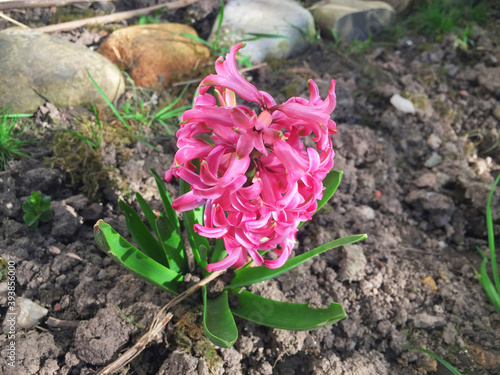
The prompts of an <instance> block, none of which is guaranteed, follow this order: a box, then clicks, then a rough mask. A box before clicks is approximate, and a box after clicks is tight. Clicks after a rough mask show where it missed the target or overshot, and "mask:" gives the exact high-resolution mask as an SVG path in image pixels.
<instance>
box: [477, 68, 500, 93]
mask: <svg viewBox="0 0 500 375" xmlns="http://www.w3.org/2000/svg"><path fill="white" fill-rule="evenodd" d="M475 68H477V69H478V71H479V73H480V74H479V75H478V82H479V84H480V85H481V86H482V87H484V88H485V89H486V90H488V91H489V92H491V93H492V94H493V95H500V66H498V67H494V68H488V67H485V66H484V64H482V63H481V64H478V65H476V67H475Z"/></svg>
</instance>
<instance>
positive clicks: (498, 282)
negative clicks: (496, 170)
mask: <svg viewBox="0 0 500 375" xmlns="http://www.w3.org/2000/svg"><path fill="white" fill-rule="evenodd" d="M499 181H500V175H498V177H497V178H496V180H495V183H494V184H493V187H492V188H491V190H490V194H489V196H488V202H487V203H486V228H487V230H488V245H489V248H490V258H491V271H492V273H493V280H494V283H493V282H492V281H491V279H490V277H489V276H488V271H487V268H486V266H487V265H488V257H487V256H486V254H484V253H483V252H482V251H481V249H480V248H479V247H478V246H476V249H477V251H479V253H480V254H481V256H482V257H483V261H482V263H481V269H480V272H477V271H476V270H475V269H474V272H475V274H476V276H477V278H478V280H479V282H480V283H481V285H482V286H483V289H484V291H485V292H486V294H487V295H488V297H489V299H490V301H491V303H493V305H494V306H495V308H496V309H497V312H498V313H500V278H499V277H498V266H497V258H496V252H495V233H494V231H493V219H492V216H491V199H492V198H493V193H494V192H495V188H496V187H497V185H498V182H499Z"/></svg>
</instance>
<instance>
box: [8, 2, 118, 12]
mask: <svg viewBox="0 0 500 375" xmlns="http://www.w3.org/2000/svg"><path fill="white" fill-rule="evenodd" d="M98 1H115V0H17V1H10V0H0V10H9V9H26V8H45V7H59V6H63V5H71V4H75V3H78V4H82V3H89V4H90V3H96V2H98Z"/></svg>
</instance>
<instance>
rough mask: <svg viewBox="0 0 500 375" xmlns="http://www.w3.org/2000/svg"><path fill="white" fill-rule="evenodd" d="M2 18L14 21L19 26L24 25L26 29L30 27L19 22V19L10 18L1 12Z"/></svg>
mask: <svg viewBox="0 0 500 375" xmlns="http://www.w3.org/2000/svg"><path fill="white" fill-rule="evenodd" d="M0 18H3V19H4V20H6V21H9V22H12V23H13V24H14V25H17V26H21V27H24V28H25V29H29V27H28V26H26V25H25V24H23V23H21V22H19V21H16V20H15V19H13V18H10V17H9V16H7V15H5V14H3V13H2V12H0Z"/></svg>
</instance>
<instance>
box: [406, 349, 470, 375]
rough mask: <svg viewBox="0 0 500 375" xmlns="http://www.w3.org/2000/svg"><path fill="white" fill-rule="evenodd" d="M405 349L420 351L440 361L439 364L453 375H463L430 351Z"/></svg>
mask: <svg viewBox="0 0 500 375" xmlns="http://www.w3.org/2000/svg"><path fill="white" fill-rule="evenodd" d="M403 349H407V350H410V349H415V350H420V351H421V352H422V353H425V354H428V355H430V356H431V357H432V358H434V359H435V360H436V361H438V362H439V363H441V364H442V365H443V366H444V367H446V368H447V369H448V370H450V371H451V373H452V374H453V375H462V374H461V373H460V372H459V371H458V370H457V369H456V368H455V367H453V366H452V365H450V364H449V363H448V361H446V360H445V359H443V358H441V357H440V356H438V355H437V354H434V353H433V352H431V351H430V350H427V349H424V348H421V347H419V346H405V347H404V348H403Z"/></svg>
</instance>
